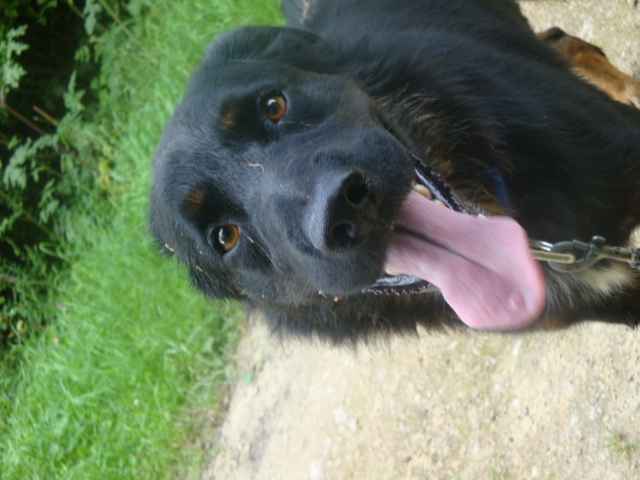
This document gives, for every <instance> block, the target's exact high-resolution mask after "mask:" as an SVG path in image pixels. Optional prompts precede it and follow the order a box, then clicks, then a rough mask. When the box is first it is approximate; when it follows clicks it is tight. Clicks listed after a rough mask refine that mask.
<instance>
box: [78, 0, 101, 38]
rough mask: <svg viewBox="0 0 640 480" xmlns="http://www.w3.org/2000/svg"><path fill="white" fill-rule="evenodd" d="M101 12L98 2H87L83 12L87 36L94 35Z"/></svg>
mask: <svg viewBox="0 0 640 480" xmlns="http://www.w3.org/2000/svg"><path fill="white" fill-rule="evenodd" d="M101 11H102V7H101V6H100V4H99V3H98V2H95V1H93V0H87V3H86V4H85V5H84V10H83V11H82V13H83V15H84V29H85V31H86V32H87V35H92V34H93V31H94V30H95V28H96V23H97V20H96V18H97V16H98V14H99V13H100V12H101Z"/></svg>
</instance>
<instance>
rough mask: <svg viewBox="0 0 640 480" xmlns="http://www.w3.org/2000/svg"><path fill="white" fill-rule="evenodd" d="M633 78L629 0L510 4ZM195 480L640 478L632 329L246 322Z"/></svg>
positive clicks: (634, 24)
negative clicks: (371, 329) (315, 328)
mask: <svg viewBox="0 0 640 480" xmlns="http://www.w3.org/2000/svg"><path fill="white" fill-rule="evenodd" d="M522 7H523V9H524V11H525V13H526V15H527V16H528V17H529V18H530V19H531V22H532V25H533V26H534V27H535V28H536V29H538V30H540V29H544V28H547V27H550V26H553V25H557V26H560V27H562V28H563V29H565V30H566V31H567V32H569V33H572V34H575V35H578V36H580V37H582V38H584V39H586V40H588V41H590V42H592V43H595V44H597V45H600V46H602V47H604V49H605V51H606V52H607V53H608V55H609V58H610V59H611V60H612V61H613V63H614V64H617V65H618V66H619V67H621V68H622V70H624V71H626V72H628V73H631V74H634V75H635V76H636V77H638V76H640V51H638V47H639V46H640V6H635V7H634V1H633V0H567V1H542V0H529V1H522ZM238 372H239V380H238V383H237V385H236V386H235V387H234V390H233V394H232V396H231V400H230V407H229V413H228V416H227V419H226V421H225V422H224V425H223V426H222V428H221V430H220V431H219V432H218V434H217V436H216V438H215V439H214V440H213V441H212V445H213V446H212V448H211V463H210V467H209V469H208V471H207V472H206V474H205V475H204V477H203V479H205V480H210V479H220V480H222V479H233V480H244V479H251V480H298V479H299V480H338V479H354V480H361V479H363V480H364V479H366V480H377V479H382V480H388V479H420V480H422V479H469V480H475V479H598V480H607V479H628V480H637V479H640V330H630V329H628V328H625V327H619V326H607V325H602V324H589V325H581V326H578V327H575V328H572V329H570V330H567V331H562V332H555V333H535V334H526V335H503V334H489V333H474V332H470V333H455V334H437V335H427V334H422V335H420V337H419V338H417V339H394V340H392V341H390V342H389V343H385V344H384V345H378V346H371V347H364V348H361V349H360V350H359V351H357V352H354V351H351V350H341V349H332V348H330V347H327V346H324V345H309V344H301V343H299V342H294V341H291V342H288V343H286V344H284V345H283V344H280V343H278V342H277V341H276V340H274V339H272V338H270V337H269V335H268V332H267V331H266V329H265V328H264V327H263V326H262V324H261V322H260V320H259V319H251V321H250V322H249V328H248V332H247V335H246V338H245V339H244V340H243V341H242V343H241V346H240V349H239V351H238Z"/></svg>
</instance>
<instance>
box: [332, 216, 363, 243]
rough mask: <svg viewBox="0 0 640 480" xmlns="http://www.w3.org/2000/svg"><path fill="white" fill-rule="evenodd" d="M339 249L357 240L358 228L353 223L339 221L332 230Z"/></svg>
mask: <svg viewBox="0 0 640 480" xmlns="http://www.w3.org/2000/svg"><path fill="white" fill-rule="evenodd" d="M331 233H332V238H333V240H335V242H336V243H337V244H338V248H339V249H346V248H349V247H350V246H351V244H352V243H353V242H354V241H355V240H356V236H357V235H356V228H355V226H354V225H353V224H352V223H346V222H344V223H339V224H338V225H336V226H335V227H333V230H332V231H331Z"/></svg>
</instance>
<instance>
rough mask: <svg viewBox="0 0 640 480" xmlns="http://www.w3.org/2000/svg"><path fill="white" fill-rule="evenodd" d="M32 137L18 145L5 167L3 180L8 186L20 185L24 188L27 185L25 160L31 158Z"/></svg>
mask: <svg viewBox="0 0 640 480" xmlns="http://www.w3.org/2000/svg"><path fill="white" fill-rule="evenodd" d="M30 148H31V139H27V141H26V142H25V143H23V144H22V145H20V146H19V147H17V148H16V149H15V150H14V151H13V155H12V156H11V158H10V159H9V163H8V164H7V166H6V167H5V169H4V175H3V176H2V181H3V183H4V184H5V185H6V186H7V187H19V188H20V189H22V190H24V188H25V187H26V186H27V169H26V166H25V162H26V161H27V159H28V158H29V149H30Z"/></svg>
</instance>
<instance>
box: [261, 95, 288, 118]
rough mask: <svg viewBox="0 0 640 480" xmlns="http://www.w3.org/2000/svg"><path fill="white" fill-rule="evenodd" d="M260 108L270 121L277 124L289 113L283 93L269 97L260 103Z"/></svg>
mask: <svg viewBox="0 0 640 480" xmlns="http://www.w3.org/2000/svg"><path fill="white" fill-rule="evenodd" d="M260 108H261V109H262V113H264V114H265V116H266V117H267V118H268V119H269V120H271V121H272V122H273V123H276V122H277V121H279V120H280V119H281V118H282V117H284V114H285V113H287V99H286V98H284V95H282V94H281V93H278V94H274V95H269V96H268V97H267V98H265V99H264V100H263V101H262V102H261V103H260Z"/></svg>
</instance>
